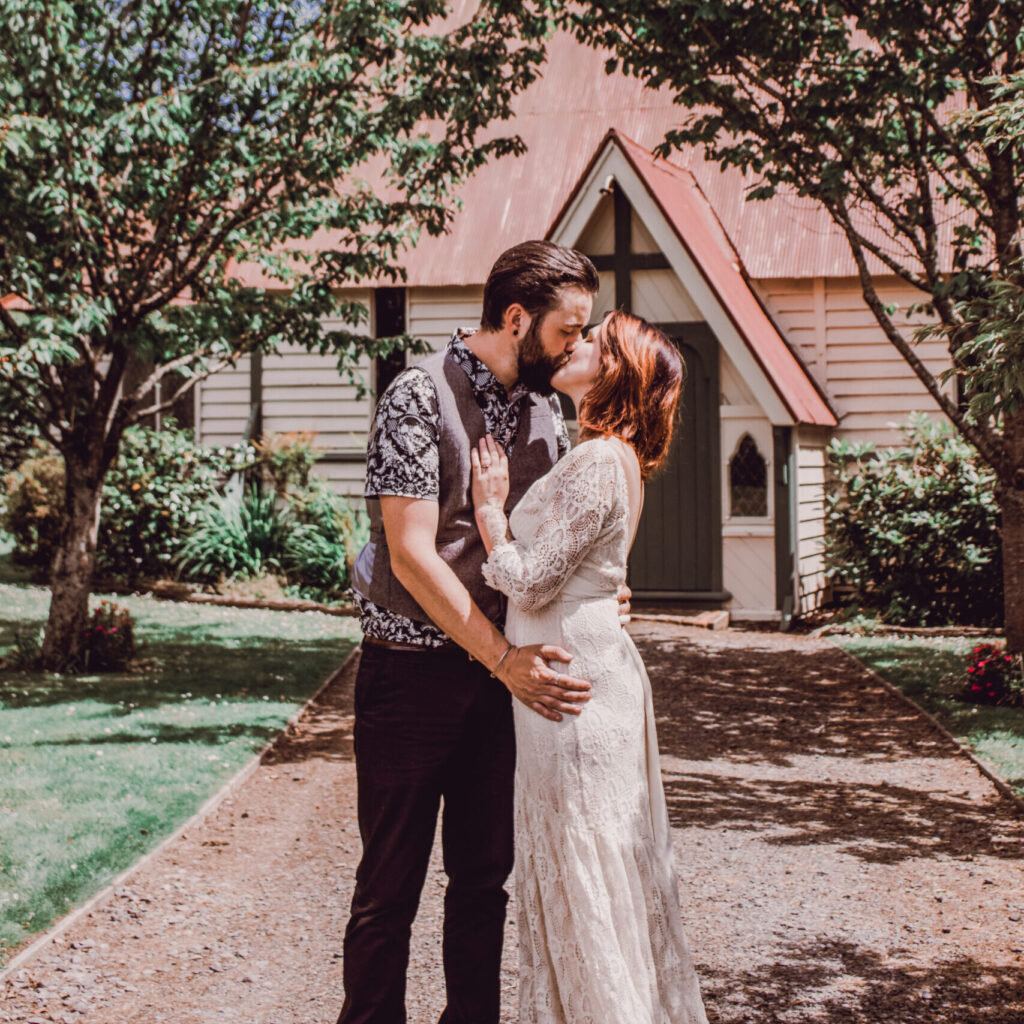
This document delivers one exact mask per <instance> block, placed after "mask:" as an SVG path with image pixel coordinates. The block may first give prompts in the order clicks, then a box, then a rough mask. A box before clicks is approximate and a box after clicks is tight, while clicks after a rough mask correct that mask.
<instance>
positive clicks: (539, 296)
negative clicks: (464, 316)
mask: <svg viewBox="0 0 1024 1024" xmlns="http://www.w3.org/2000/svg"><path fill="white" fill-rule="evenodd" d="M599 284H600V282H599V280H598V277H597V270H596V269H595V268H594V264H593V263H591V262H590V260H589V259H587V257H586V256H584V255H583V253H581V252H577V251H576V250H575V249H569V248H568V247H566V246H564V245H555V243H554V242H544V241H534V242H521V243H520V244H519V245H514V246H512V248H511V249H506V250H505V251H504V252H503V253H502V254H501V255H500V256H499V257H498V258H497V260H496V261H495V263H494V266H493V267H491V272H490V274H488V275H487V283H486V284H485V285H484V309H483V315H482V316H481V317H480V326H481V327H483V328H484V329H485V330H490V331H499V330H501V319H502V317H503V316H504V315H505V310H506V309H508V307H509V306H511V305H512V304H513V303H516V302H518V303H519V305H521V306H522V307H523V309H525V310H526V312H527V313H529V314H530V316H532V317H536V316H543V315H544V314H545V313H546V312H548V310H550V309H554V307H555V305H556V300H557V298H558V292H559V290H560V289H562V288H582V289H584V290H585V291H588V292H590V293H591V294H592V295H596V294H597V289H598V286H599Z"/></svg>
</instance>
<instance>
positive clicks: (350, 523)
mask: <svg viewBox="0 0 1024 1024" xmlns="http://www.w3.org/2000/svg"><path fill="white" fill-rule="evenodd" d="M292 510H293V513H294V515H295V518H296V521H297V524H298V526H297V529H296V530H295V532H294V534H293V535H292V537H291V539H290V541H289V544H288V549H287V551H286V552H285V559H284V564H285V568H286V569H287V571H288V578H289V582H291V583H292V584H293V586H294V587H296V588H297V590H298V592H299V593H300V594H301V596H303V597H309V598H312V599H314V600H318V601H330V600H334V599H337V598H339V597H341V596H342V594H344V592H345V591H346V590H347V589H348V585H349V577H350V574H351V567H352V560H353V559H354V558H355V556H356V554H357V553H358V551H359V548H360V547H361V546H362V545H361V543H360V541H361V539H362V535H363V533H364V532H365V530H364V527H363V524H362V522H361V520H360V519H359V517H358V516H357V515H356V513H355V512H353V510H352V509H351V507H350V506H349V504H348V502H347V501H345V499H344V498H342V497H340V496H339V495H337V494H335V493H334V492H333V491H331V490H330V489H329V488H328V487H327V485H326V484H325V483H322V482H317V483H316V484H315V485H314V486H313V487H312V488H311V489H310V490H308V491H306V493H305V494H303V495H299V496H298V497H296V498H295V499H293V503H292Z"/></svg>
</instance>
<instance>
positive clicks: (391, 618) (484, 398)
mask: <svg viewBox="0 0 1024 1024" xmlns="http://www.w3.org/2000/svg"><path fill="white" fill-rule="evenodd" d="M473 333H474V329H473V328H464V327H460V328H457V329H456V330H455V331H454V332H453V333H452V337H451V340H450V341H449V342H448V349H447V351H448V354H449V355H450V356H451V357H452V358H453V359H454V360H455V362H456V363H457V364H458V365H459V366H460V367H461V368H462V369H463V370H464V371H465V373H466V376H467V377H469V379H470V382H471V383H472V385H473V392H474V394H475V396H476V400H477V403H478V404H479V406H480V410H481V412H482V413H483V416H484V425H485V426H486V428H487V430H488V432H489V433H490V435H491V436H492V437H493V438H494V440H495V441H497V442H498V444H500V445H501V447H502V448H503V449H504V450H505V452H506V453H508V452H510V451H511V450H512V446H513V445H514V444H515V440H516V435H517V434H518V432H519V420H520V417H521V415H522V411H523V406H524V400H525V399H526V397H527V395H528V394H529V392H528V391H527V390H526V388H524V387H522V386H521V385H518V384H517V385H516V386H515V387H514V388H513V389H512V392H511V394H510V393H508V392H507V391H506V390H505V388H504V386H503V385H502V384H501V382H500V381H499V380H498V379H497V377H495V376H494V374H493V373H491V371H490V370H489V369H488V368H487V367H486V366H485V365H484V364H483V363H482V362H481V361H480V359H478V358H477V356H475V355H474V354H473V353H472V352H471V351H470V350H469V347H468V346H467V345H466V343H465V340H464V339H465V338H468V337H469V336H470V335H471V334H473ZM550 402H551V409H552V412H553V413H554V417H555V429H556V432H557V435H558V457H559V458H561V457H562V456H563V455H564V454H565V453H566V452H567V451H568V450H569V435H568V432H567V431H566V427H565V419H564V417H563V416H562V409H561V406H560V405H559V403H558V399H557V397H556V396H554V395H552V396H551V399H550ZM438 420H439V413H438V406H437V392H436V391H435V389H434V383H433V381H432V380H431V379H430V377H429V376H428V375H427V374H426V372H425V371H423V370H421V369H419V368H418V367H416V366H411V367H409V368H408V369H406V370H403V371H402V373H400V374H399V375H398V376H397V377H396V378H395V379H394V381H393V382H392V383H391V386H390V387H389V388H388V389H387V391H385V392H384V394H383V395H382V396H381V399H380V402H379V403H378V404H377V411H376V413H375V414H374V421H373V429H372V430H371V432H370V443H369V447H368V449H367V453H366V487H365V490H364V492H363V493H364V494H365V496H366V497H367V498H377V497H380V496H381V495H389V496H397V497H403V498H426V499H428V500H432V501H436V500H437V499H438V496H439V494H440V467H439V461H438ZM356 601H357V603H358V606H359V612H360V619H361V622H362V628H363V633H364V634H365V635H366V636H371V637H375V638H376V639H378V640H390V641H393V642H400V643H407V644H417V645H420V646H423V647H441V646H443V645H444V644H447V643H450V640H449V638H448V636H447V635H446V634H445V633H443V632H442V631H441V630H440V629H438V628H437V627H436V626H434V625H433V624H432V623H427V622H417V621H416V620H415V619H409V618H406V617H405V616H404V615H397V614H396V613H395V612H392V611H389V610H388V609H387V608H382V607H380V606H379V605H376V604H373V603H372V602H371V601H368V600H366V598H364V597H361V596H360V595H359V594H357V595H356Z"/></svg>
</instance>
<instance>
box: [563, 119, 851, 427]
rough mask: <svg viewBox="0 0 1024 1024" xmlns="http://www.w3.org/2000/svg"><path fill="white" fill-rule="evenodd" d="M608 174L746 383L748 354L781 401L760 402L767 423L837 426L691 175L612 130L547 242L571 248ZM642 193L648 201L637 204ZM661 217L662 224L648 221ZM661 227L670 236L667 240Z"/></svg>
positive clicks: (748, 368)
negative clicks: (553, 239) (769, 420)
mask: <svg viewBox="0 0 1024 1024" xmlns="http://www.w3.org/2000/svg"><path fill="white" fill-rule="evenodd" d="M616 154H619V156H618V157H616ZM609 172H610V173H611V174H612V175H613V176H614V177H615V180H616V187H618V188H623V189H624V191H625V192H626V195H627V198H629V200H630V202H631V203H632V205H633V207H634V209H635V210H636V212H637V214H638V215H639V216H640V217H641V219H642V220H643V221H644V225H645V227H646V228H647V229H648V231H650V232H651V233H652V235H654V237H655V239H656V240H658V241H659V244H660V248H661V250H662V252H663V253H664V254H665V256H666V257H667V258H668V260H669V263H670V264H671V265H672V268H673V270H675V272H676V274H677V275H678V276H679V278H680V280H681V281H682V282H683V285H684V287H686V288H687V291H688V292H690V294H691V298H692V299H693V301H694V303H695V304H696V306H697V308H698V309H700V311H701V313H702V315H703V316H704V317H705V319H706V320H707V321H708V324H709V326H711V328H712V329H713V330H714V332H715V334H716V336H717V337H718V339H719V342H720V343H721V344H722V345H723V346H724V347H725V348H726V350H727V351H728V352H729V354H730V356H731V357H732V358H733V361H734V362H736V363H737V367H738V368H739V369H740V370H741V372H743V373H744V376H745V377H747V378H748V379H750V378H751V377H752V373H751V370H752V367H750V366H749V362H750V358H751V357H752V359H753V361H754V363H756V366H757V368H758V375H759V376H763V377H764V378H765V379H766V380H767V382H768V383H769V384H770V386H771V389H772V390H773V391H774V393H775V395H776V396H777V397H778V399H779V400H781V402H782V405H783V406H784V408H785V414H788V415H785V414H780V413H781V410H779V409H778V408H775V409H773V408H770V406H773V405H775V403H773V402H771V401H768V402H765V403H763V404H765V405H766V408H765V411H766V412H767V413H768V414H769V416H771V418H772V419H773V421H774V422H777V423H779V422H783V421H785V420H789V421H790V422H793V423H802V424H812V425H815V426H823V427H833V426H835V425H836V417H835V415H834V413H833V412H832V410H831V409H830V408H829V406H828V403H827V402H826V400H825V398H824V397H823V396H822V395H821V393H820V392H819V391H818V388H817V387H816V385H815V384H814V382H813V380H812V379H811V377H810V375H809V374H808V373H807V371H806V370H805V369H804V367H803V365H802V364H801V363H800V361H799V359H797V357H796V355H795V354H794V353H793V351H792V349H790V347H789V345H788V344H787V343H786V340H785V339H784V338H783V336H782V334H781V333H780V332H779V330H778V328H777V327H776V326H775V324H774V323H773V322H772V320H771V318H770V317H769V316H768V314H767V312H766V311H765V309H764V307H763V306H762V305H761V302H760V300H759V299H758V297H757V295H756V294H755V293H754V291H753V289H752V288H751V284H750V281H749V279H748V277H747V274H746V271H745V269H744V267H743V262H742V260H741V259H740V256H739V254H738V253H737V251H736V249H735V247H734V246H733V244H732V242H731V241H730V239H729V236H728V235H727V234H726V232H725V230H724V228H723V227H722V224H721V223H720V222H719V220H718V218H717V217H716V215H715V211H714V210H713V209H712V208H711V204H710V203H709V202H708V200H707V198H706V196H705V195H704V193H703V192H702V191H701V189H700V186H699V185H698V184H697V181H696V179H695V178H694V176H693V175H692V174H691V173H690V172H689V171H687V170H684V169H683V168H681V167H678V166H676V165H675V164H673V163H670V162H669V161H667V160H662V159H659V158H657V157H655V156H654V155H653V154H652V153H650V152H649V151H648V150H646V149H645V148H644V147H643V146H641V145H639V144H638V143H636V142H634V141H632V140H631V139H629V138H627V137H626V136H625V135H622V134H621V133H620V132H618V131H616V130H615V129H612V130H611V131H609V132H608V134H607V135H606V136H605V138H604V140H603V141H602V142H601V144H600V145H599V146H598V148H597V150H596V152H595V153H594V155H593V157H592V158H591V160H590V162H589V163H588V165H587V167H586V169H585V170H584V172H583V174H582V175H581V176H580V179H579V181H578V182H577V183H576V185H575V187H574V188H573V190H572V191H571V192H570V194H569V197H568V199H567V200H566V202H565V203H564V205H563V206H562V209H561V211H560V212H559V214H558V215H557V216H556V218H555V221H554V223H553V224H552V225H551V227H550V228H549V230H548V233H547V237H557V240H558V241H561V242H564V243H566V244H570V245H571V244H573V243H574V242H575V241H576V239H577V238H578V237H579V234H580V232H581V231H582V228H583V227H584V226H585V224H586V222H587V220H588V219H589V217H590V215H591V214H592V213H593V211H594V209H596V206H597V204H598V203H599V202H600V195H599V193H600V188H601V186H602V185H603V184H604V183H605V181H606V179H607V177H608V175H609ZM630 172H632V173H630ZM641 190H642V193H643V194H641ZM645 196H646V200H647V202H644V201H643V200H644V197H645ZM659 219H660V220H661V221H662V223H661V224H658V223H654V221H657V220H659ZM666 229H667V230H668V231H670V232H671V235H670V236H668V237H666V234H665V231H666ZM659 235H661V236H662V237H661V238H660V239H659V237H658V236H659ZM739 346H742V349H741V348H739ZM744 363H747V364H748V366H747V367H744V366H743V364H744Z"/></svg>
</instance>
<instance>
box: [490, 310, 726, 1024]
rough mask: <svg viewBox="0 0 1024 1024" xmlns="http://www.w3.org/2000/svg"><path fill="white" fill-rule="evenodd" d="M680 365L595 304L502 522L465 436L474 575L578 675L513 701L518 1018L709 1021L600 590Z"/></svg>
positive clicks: (628, 319) (575, 1022)
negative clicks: (541, 701) (541, 700)
mask: <svg viewBox="0 0 1024 1024" xmlns="http://www.w3.org/2000/svg"><path fill="white" fill-rule="evenodd" d="M683 374H684V367H683V364H682V360H681V358H680V356H679V354H678V352H677V350H676V348H675V346H673V345H672V343H671V342H670V341H669V340H668V339H667V338H666V337H665V336H664V335H663V334H662V333H661V332H660V331H658V330H656V329H655V328H653V327H651V326H650V325H649V324H648V323H647V322H646V321H644V320H641V319H639V318H637V317H634V316H630V315H628V314H626V313H621V312H615V313H611V314H609V316H607V317H606V318H605V320H604V322H603V323H602V324H601V325H600V326H599V327H598V328H596V329H595V330H594V331H592V332H591V333H590V335H589V337H588V338H585V339H584V340H583V341H581V342H580V343H579V344H578V345H577V346H576V348H575V349H574V351H573V353H572V355H571V357H570V358H569V361H568V362H567V363H566V364H564V365H563V366H562V367H561V368H560V369H559V370H558V372H557V373H556V374H555V376H554V377H553V378H552V383H553V384H554V386H555V387H556V388H558V390H559V391H561V392H563V393H565V394H566V395H568V396H569V397H570V398H571V399H572V400H573V402H574V403H575V405H576V408H577V410H578V421H579V425H580V443H579V444H578V445H577V446H576V447H575V448H574V449H573V450H572V451H571V452H570V453H569V454H568V455H566V456H565V457H564V458H563V459H562V460H561V461H560V462H559V463H558V464H557V465H556V466H555V467H554V468H553V469H552V470H551V472H550V473H548V474H547V475H546V476H544V477H542V478H541V479H540V480H538V481H537V482H536V483H534V485H533V486H532V487H531V488H530V489H529V491H527V493H526V494H525V495H524V496H523V498H522V500H521V501H520V502H519V504H518V505H516V507H515V509H514V510H513V512H512V514H511V518H510V520H509V521H506V518H505V513H504V505H505V500H506V497H507V494H508V485H507V480H508V473H507V461H506V459H505V457H504V454H503V452H502V451H501V449H500V448H499V446H498V445H497V444H496V443H495V442H494V441H493V440H492V439H491V438H485V439H484V440H483V441H482V442H481V444H480V446H479V449H478V450H476V451H474V452H473V453H472V460H473V470H474V481H473V499H474V503H475V508H476V517H477V524H478V526H479V528H480V533H481V536H482V538H483V541H484V544H485V546H486V548H487V551H488V559H487V562H486V563H485V565H484V575H485V577H486V579H487V581H488V583H490V585H491V586H493V587H496V588H497V589H499V590H501V591H503V592H504V593H505V594H507V595H508V597H509V609H508V619H507V625H506V636H507V637H508V639H509V641H510V643H511V644H513V645H516V646H518V645H522V644H529V643H534V642H536V641H540V640H545V641H547V642H557V643H558V644H559V645H560V646H563V647H565V648H567V649H568V650H570V651H572V652H573V653H574V654H575V658H574V660H573V663H572V667H573V674H574V675H578V676H581V677H583V678H587V679H590V680H591V683H592V687H593V689H592V691H591V699H590V701H589V703H588V704H587V705H586V707H585V708H584V710H583V713H582V714H580V715H579V716H578V717H577V716H566V719H565V720H564V721H562V722H551V721H548V720H547V719H544V718H542V717H541V716H540V715H537V714H535V713H534V712H533V711H532V710H530V709H528V708H526V707H524V706H523V705H520V704H516V705H515V728H516V749H517V761H516V867H515V880H516V896H517V900H518V904H519V908H518V921H519V958H520V993H519V1001H520V1008H519V1019H520V1021H521V1022H523V1024H706V1020H707V1018H706V1016H705V1014H704V1007H703V1003H702V1001H701V997H700V991H699V988H698V984H697V977H696V974H695V972H694V969H693V963H692V959H691V956H690V952H689V949H688V947H687V944H686V939H685V937H684V935H683V930H682V922H681V920H680V916H679V904H678V895H677V888H676V876H675V871H674V868H673V865H672V845H671V833H670V830H669V824H668V815H667V812H666V808H665V796H664V791H663V789H662V785H661V776H660V772H659V767H658V747H657V739H656V737H655V731H654V713H653V708H652V704H651V690H650V681H649V680H648V678H647V673H646V671H645V670H644V666H643V662H642V661H641V660H640V656H639V654H638V653H637V650H636V647H635V646H634V645H633V642H632V640H631V639H630V637H629V636H628V634H627V633H626V631H625V630H624V629H623V628H622V626H621V624H620V622H619V619H618V610H617V602H616V591H617V590H618V588H619V586H620V584H622V583H624V582H625V579H626V559H627V556H628V553H629V548H630V546H631V545H632V542H633V538H634V537H635V534H636V527H637V522H638V520H639V518H640V509H641V503H642V497H643V481H644V480H646V479H647V478H648V477H649V476H650V474H651V473H652V472H653V471H654V469H655V468H656V467H657V466H658V465H659V464H660V463H661V462H663V461H664V459H665V458H666V456H667V455H668V449H669V443H670V441H671V435H672V424H673V420H674V415H675V410H676V405H677V403H678V400H679V393H680V389H681V387H682V382H683ZM555 638H557V640H556V639H555Z"/></svg>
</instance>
